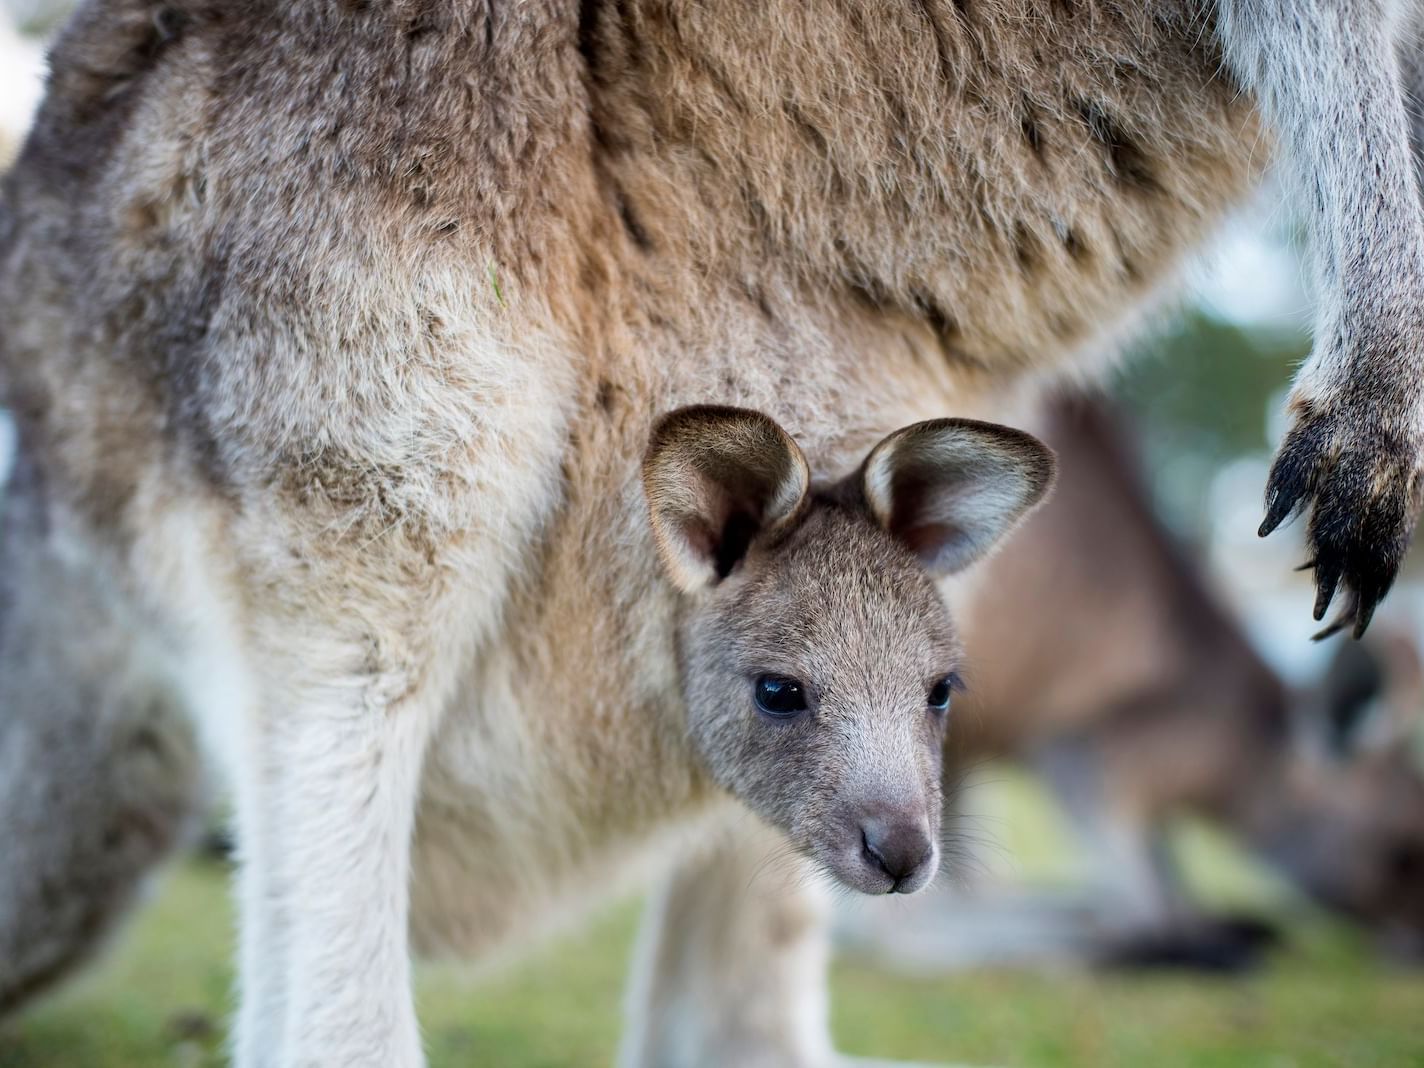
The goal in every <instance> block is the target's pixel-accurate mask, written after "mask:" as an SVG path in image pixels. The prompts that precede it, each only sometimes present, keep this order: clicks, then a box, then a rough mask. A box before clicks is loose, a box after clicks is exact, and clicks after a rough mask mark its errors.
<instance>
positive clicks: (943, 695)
mask: <svg viewBox="0 0 1424 1068" xmlns="http://www.w3.org/2000/svg"><path fill="white" fill-rule="evenodd" d="M953 690H954V679H953V677H952V676H951V677H946V678H943V679H940V680H939V682H937V683H935V684H934V685H933V686H931V687H930V696H929V706H930V707H931V708H932V709H934V710H935V711H936V712H944V711H947V710H948V708H949V695H950V693H951V692H953Z"/></svg>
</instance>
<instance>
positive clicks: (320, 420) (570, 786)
mask: <svg viewBox="0 0 1424 1068" xmlns="http://www.w3.org/2000/svg"><path fill="white" fill-rule="evenodd" d="M1157 6H1158V7H1160V8H1161V9H1162V10H1163V12H1164V13H1163V14H1162V15H1161V16H1160V17H1154V15H1153V14H1152V13H1151V12H1149V11H1143V10H1141V9H1140V7H1141V6H1140V5H1123V7H1122V8H1119V6H1118V5H1116V4H1107V3H1092V4H1078V5H1068V4H1052V5H1049V4H1042V5H1040V4H1036V3H1030V2H1028V0H1022V2H989V0H981V2H976V3H971V4H955V3H949V2H945V3H942V4H941V3H933V2H931V3H905V4H904V5H883V6H882V9H878V10H876V11H875V12H874V13H873V14H870V13H861V12H859V11H858V9H857V8H856V7H855V6H854V5H846V4H839V3H830V2H826V3H820V2H814V3H795V4H765V5H751V6H747V5H724V4H711V5H708V4H700V5H698V4H681V3H660V2H653V0H647V2H636V3H629V4H600V3H585V4H582V5H575V4H562V3H544V4H525V5H490V6H489V8H488V10H487V9H486V5H484V4H480V3H474V2H461V3H450V4H444V5H436V4H417V3H409V4H399V5H392V6H390V7H380V6H377V5H363V4H332V5H325V4H315V3H307V2H305V0H302V2H294V3H273V4H258V3H254V4H247V5H242V6H241V8H240V10H233V9H232V8H231V7H229V6H221V5H209V4H206V3H201V2H199V0H193V2H192V3H174V4H161V5H160V4H150V3H146V2H138V0H124V2H112V3H105V4H98V5H93V6H91V7H90V8H89V9H87V10H86V11H85V12H83V13H82V14H81V16H80V18H79V21H78V22H77V23H76V24H75V25H74V26H73V27H72V28H71V30H70V31H69V32H68V34H67V36H66V37H65V38H64V40H63V41H62V42H61V44H60V46H59V48H58V50H57V53H56V59H55V70H56V74H55V77H54V82H53V86H52V89H51V94H50V97H49V100H48V102H47V104H46V106H45V109H44V111H43V113H42V115H41V118H40V121H39V126H38V129H37V131H36V133H35V135H34V137H33V138H32V140H31V142H30V145H29V147H28V149H27V150H26V152H25V154H24V156H23V157H22V159H21V161H20V163H19V164H18V166H17V169H16V171H15V172H14V174H13V175H12V176H11V177H10V178H9V180H8V185H7V195H6V200H5V203H4V212H5V214H4V215H0V255H3V259H0V292H3V299H4V302H5V303H6V304H7V305H8V306H9V307H11V308H12V309H17V310H19V311H20V312H21V313H22V314H18V315H13V316H10V317H7V320H6V322H5V323H4V325H3V328H0V358H3V374H4V385H5V390H6V396H7V401H8V403H9V404H10V405H11V406H12V407H13V408H14V409H15V411H16V413H17V418H18V422H19V425H20V428H21V435H22V447H23V448H24V449H25V450H26V452H27V453H29V454H31V455H32V456H34V457H35V458H36V462H37V463H38V465H39V467H40V469H41V470H42V471H44V472H45V475H46V477H45V478H44V479H43V480H42V481H43V485H44V487H45V492H46V493H48V494H49V498H48V506H49V507H50V509H51V510H52V511H53V514H54V520H53V521H54V522H55V523H56V524H60V525H64V526H67V527H73V528H74V529H76V530H79V531H81V532H83V535H84V536H85V537H86V538H88V539H89V540H90V541H91V542H92V543H93V544H94V545H95V546H96V548H98V549H102V550H103V552H104V553H106V554H108V558H110V559H112V560H113V561H115V563H116V564H117V565H118V569H119V571H120V572H122V573H126V574H131V575H132V576H133V581H132V583H131V587H132V589H133V590H134V592H135V596H139V597H141V598H142V599H143V600H145V602H146V603H147V604H148V606H149V608H150V610H151V613H152V616H153V618H154V620H155V622H156V624H157V625H159V626H168V627H171V629H172V630H173V632H174V643H175V647H179V648H181V647H182V645H183V643H184V641H185V640H187V638H188V631H189V629H190V627H191V628H199V621H200V619H201V620H202V621H203V622H202V625H204V626H205V625H206V616H205V610H204V609H202V608H200V607H199V606H198V605H197V603H196V601H195V600H194V595H193V592H192V591H193V590H194V589H196V588H197V586H198V585H200V583H198V581H197V580H196V579H195V577H194V576H195V575H196V574H199V573H200V574H201V575H202V576H203V578H202V583H201V585H204V586H205V587H206V588H207V589H208V590H209V591H211V590H213V589H216V590H217V596H218V600H219V601H221V600H222V596H221V595H222V593H223V591H224V590H227V589H228V588H229V586H230V585H231V588H241V589H243V590H247V591H251V590H253V589H261V590H264V591H266V592H265V593H264V596H268V597H270V598H271V599H273V601H274V602H276V603H279V604H282V603H286V602H287V601H290V603H291V605H292V611H293V613H296V612H297V611H298V610H300V611H302V612H308V611H310V610H311V606H310V604H309V603H306V602H304V601H303V596H304V594H303V591H304V589H306V587H305V586H304V584H303V583H304V578H303V576H304V575H306V574H308V573H314V572H315V571H317V570H323V573H325V574H332V573H344V571H346V570H349V571H350V573H351V574H353V575H355V574H357V573H358V571H359V567H358V565H364V564H366V563H368V562H369V561H370V560H371V559H372V558H373V555H374V556H375V557H377V558H380V559H382V560H385V561H386V566H385V570H384V574H385V575H387V576H390V577H389V578H387V579H384V580H383V581H389V582H391V583H392V584H398V583H399V582H401V581H402V579H401V576H403V575H409V574H414V573H417V572H419V573H422V574H424V573H427V571H428V570H429V569H435V571H436V572H437V573H438V574H440V575H441V576H448V578H447V579H444V581H448V582H449V583H451V584H456V583H458V584H463V586H464V587H465V588H468V590H469V596H468V597H467V598H464V600H463V602H462V603H465V604H466V605H467V607H466V608H465V609H464V610H463V611H462V613H459V614H456V615H453V616H451V617H450V619H449V621H448V626H447V627H446V628H445V630H446V632H448V634H449V635H450V637H449V639H448V642H449V654H450V655H449V657H448V659H449V661H450V663H451V664H452V665H454V666H453V667H452V668H451V669H450V670H451V672H452V678H451V682H450V686H449V689H450V691H451V692H452V693H453V694H454V696H453V698H452V701H451V707H450V712H449V715H448V716H447V718H446V720H445V722H444V725H443V727H442V728H441V733H440V735H439V736H438V737H437V739H436V744H435V746H434V749H433V753H432V756H431V757H430V760H429V762H428V764H427V784H428V785H427V789H426V804H425V806H424V809H423V811H422V815H421V822H420V826H419V833H418V839H419V841H420V843H421V845H420V847H418V850H417V858H418V859H417V865H418V867H419V868H420V869H421V870H422V871H423V872H425V873H426V876H427V877H426V878H423V879H422V878H418V879H417V890H416V894H417V902H416V906H417V908H416V911H417V920H416V926H417V929H418V930H421V929H422V928H423V925H425V924H429V927H428V929H425V931H424V933H425V934H426V935H427V941H430V942H447V943H448V942H456V943H462V942H465V941H470V942H471V943H473V942H474V941H475V940H476V938H489V937H491V936H492V934H497V933H498V932H497V930H495V929H496V928H497V927H498V925H499V921H500V919H501V918H503V919H505V920H507V921H508V922H513V920H514V918H515V917H514V916H513V913H514V911H515V910H514V909H513V908H512V907H509V906H506V907H507V910H508V911H507V913H499V912H498V911H497V910H496V912H495V914H494V915H491V914H490V912H489V911H488V910H486V911H485V912H484V913H482V914H481V915H480V916H479V917H478V919H477V920H476V919H473V918H472V919H471V920H470V922H469V923H468V924H466V923H465V921H464V919H463V918H462V917H461V916H460V914H459V910H460V908H461V905H460V901H461V897H460V884H459V874H460V870H461V868H462V866H463V865H465V864H466V863H468V864H469V865H470V866H471V867H473V866H475V865H487V864H488V862H489V858H490V856H491V855H492V854H493V855H495V856H497V858H498V860H497V861H496V863H497V864H499V865H501V866H502V867H503V868H504V869H505V870H507V871H508V872H510V873H512V874H510V875H509V876H508V880H509V881H508V885H507V887H506V889H507V890H508V892H509V894H510V895H522V898H521V900H534V901H536V902H537V901H538V900H540V899H541V896H543V895H544V894H545V889H544V888H546V887H547V886H549V885H551V884H555V883H559V884H566V885H568V884H572V886H573V889H574V891H575V892H577V890H578V885H577V882H578V880H580V879H581V878H583V877H586V876H587V875H588V873H589V872H591V871H592V870H593V868H592V865H593V864H594V863H595V858H598V863H601V864H607V863H609V862H610V857H611V856H613V854H616V853H618V849H614V848H613V847H615V846H616V847H619V848H625V847H626V849H627V850H628V851H630V852H631V851H633V850H634V849H635V847H638V846H645V845H646V844H647V843H648V841H649V840H650V839H649V835H650V834H651V832H652V831H653V830H654V829H655V828H656V827H658V826H659V825H662V824H665V823H666V822H667V820H668V817H670V816H672V815H675V814H681V813H689V812H694V811H701V810H703V809H705V808H708V807H710V806H715V804H716V803H717V801H716V796H715V794H714V792H713V791H712V790H711V788H710V787H709V785H708V784H707V782H706V781H705V780H704V777H703V776H702V775H701V774H700V773H699V772H698V771H697V770H696V768H695V765H694V764H693V762H692V761H691V758H690V753H689V751H688V748H687V743H686V740H685V737H684V736H683V734H682V732H681V724H680V722H679V718H678V716H679V708H680V694H679V688H678V681H677V679H678V676H677V660H676V650H675V643H674V639H673V627H672V620H673V614H674V606H673V601H672V598H671V596H670V594H669V593H668V591H667V589H666V587H665V585H664V583H663V582H662V580H661V579H659V578H658V576H657V574H656V569H655V566H654V559H653V554H652V551H651V547H650V543H649V538H648V535H647V534H646V531H645V526H646V522H645V519H644V515H643V509H642V504H641V500H640V497H639V492H638V485H637V465H638V460H639V457H640V456H641V453H642V450H643V447H644V443H645V442H646V440H647V432H648V427H649V424H650V422H651V419H652V418H653V416H654V415H655V414H656V413H658V412H660V411H664V410H667V409H669V408H672V407H675V406H677V405H679V404H684V403H688V402H693V401H717V402H721V403H733V404H739V405H744V406H748V407H754V408H759V409H762V410H764V411H767V412H768V413H770V414H772V415H773V416H774V417H775V418H777V419H778V420H779V421H781V422H782V423H783V424H784V425H785V426H786V427H787V428H788V429H790V430H791V431H792V432H793V433H795V434H796V435H797V437H798V439H799V440H800V441H802V442H803V443H804V444H805V445H806V446H807V447H808V452H810V454H811V455H812V457H813V460H815V461H816V462H817V463H818V464H819V465H821V466H823V467H825V468H826V469H828V470H834V469H836V468H837V466H838V465H840V464H842V463H843V462H846V461H847V459H848V458H849V457H850V456H851V455H853V454H855V453H857V452H858V451H859V450H862V449H864V448H865V447H866V446H867V445H868V444H869V443H871V442H873V441H874V440H875V439H876V437H878V436H879V435H881V434H883V433H884V432H885V431H886V430H888V429H889V428H891V427H894V426H898V425H901V424H904V423H906V422H909V421H912V420H914V419H917V418H922V417H925V416H930V415H939V414H946V413H954V414H975V413H980V412H985V411H990V410H992V409H993V407H994V406H995V405H996V404H998V403H1000V401H1001V399H1002V397H1003V396H1004V395H1005V393H1006V392H1007V391H1008V390H1010V389H1012V388H1013V387H1014V386H1016V385H1017V384H1019V383H1021V382H1022V381H1024V380H1025V378H1026V377H1028V376H1029V375H1037V374H1041V373H1044V372H1051V371H1054V370H1065V369H1066V370H1071V369H1074V368H1079V367H1082V366H1083V365H1084V364H1085V363H1092V362H1094V361H1096V359H1097V357H1098V354H1097V353H1096V352H1094V351H1093V350H1094V346H1093V342H1094V341H1095V340H1097V339H1099V338H1100V337H1101V335H1102V334H1103V333H1105V332H1106V330H1108V329H1110V328H1111V327H1112V325H1113V324H1115V323H1120V322H1121V321H1122V320H1123V319H1124V318H1125V317H1126V316H1127V314H1128V313H1129V312H1130V311H1131V310H1132V309H1133V308H1134V307H1137V306H1139V305H1140V304H1141V303H1142V302H1143V301H1144V300H1145V299H1146V298H1147V297H1148V296H1149V295H1150V293H1151V292H1152V291H1153V289H1154V287H1156V286H1158V285H1159V284H1160V283H1161V282H1163V281H1164V280H1165V279H1166V278H1167V277H1168V276H1169V275H1170V273H1171V271H1172V269H1173V267H1174V266H1175V264H1176V262H1177V261H1178V260H1179V259H1180V257H1181V255H1182V254H1183V253H1184V252H1185V251H1186V250H1188V249H1189V248H1190V247H1191V246H1192V245H1194V244H1195V243H1196V242H1197V241H1199V240H1200V239H1201V238H1202V237H1203V236H1204V235H1205V234H1206V233H1207V232H1208V231H1209V230H1210V228H1211V226H1212V225H1213V224H1214V223H1215V222H1216V221H1217V220H1218V219H1219V218H1220V217H1221V216H1222V214H1223V213H1224V212H1225V211H1226V210H1227V209H1228V208H1229V207H1230V206H1231V205H1232V204H1234V203H1235V202H1236V201H1237V200H1238V199H1239V198H1240V196H1241V195H1242V194H1243V192H1244V191H1245V189H1246V188H1247V187H1248V185H1249V184H1250V182H1251V180H1252V179H1253V177H1254V176H1255V174H1256V171H1257V169H1258V167H1259V166H1260V165H1261V164H1263V163H1264V161H1265V160H1264V156H1265V151H1264V149H1263V148H1262V147H1261V142H1260V136H1259V131H1258V130H1257V127H1256V125H1255V119H1254V115H1253V113H1252V111H1251V110H1250V107H1249V104H1248V103H1246V102H1245V101H1243V100H1242V99H1241V98H1240V96H1239V94H1238V91H1237V89H1236V88H1235V87H1234V86H1233V85H1232V84H1231V83H1230V82H1229V80H1227V79H1225V78H1223V76H1222V75H1221V72H1220V62H1219V57H1218V56H1217V55H1216V54H1215V53H1214V52H1213V51H1212V49H1211V46H1210V44H1209V42H1210V40H1211V37H1210V34H1208V33H1205V32H1203V28H1202V26H1201V25H1200V23H1199V20H1197V19H1194V18H1191V17H1189V16H1188V15H1187V14H1186V13H1177V12H1175V11H1170V10H1168V8H1169V7H1171V6H1172V5H1157ZM1025 27H1030V29H1028V30H1026V29H1025ZM179 516H181V521H182V525H183V526H184V529H185V530H188V531H197V532H198V533H197V534H184V535H183V536H182V538H178V537H177V535H175V534H174V533H173V528H174V525H175V524H177V523H178V522H179V520H178V519H176V518H175V517H179ZM278 531H280V536H279V535H278V534H277V533H276V532H278ZM175 539H176V540H175ZM179 541H181V542H182V544H181V545H179V544H178V542H179ZM293 546H296V547H297V551H295V552H293V551H292V547H293ZM233 571H236V572H240V573H241V574H243V575H244V576H245V580H244V581H243V582H242V583H232V584H229V583H228V582H227V580H226V578H225V576H228V575H230V574H231V573H232V572H233ZM360 573H362V574H364V573H365V572H360ZM313 581H315V580H313ZM351 581H353V582H355V581H357V579H355V578H353V579H352V580H351ZM313 588H315V587H313ZM322 588H323V589H329V588H330V585H329V584H328V585H327V586H324V587H322ZM140 591H141V592H140ZM368 593H369V591H366V590H363V598H364V602H363V603H374V602H375V601H379V596H377V597H375V598H372V597H370V596H366V595H367V594H368ZM247 596H250V593H249V594H248V595H247ZM223 603H224V604H225V607H226V615H225V620H226V621H225V623H224V626H223V628H219V629H222V630H223V633H224V634H226V635H229V636H233V635H235V636H237V638H238V641H239V644H240V645H241V646H242V648H243V656H244V657H245V658H246V660H247V661H248V663H250V664H252V665H256V666H258V667H260V664H261V662H262V659H263V658H264V657H267V656H280V655H281V654H282V650H281V648H280V643H278V642H277V641H276V640H275V639H273V638H270V637H269V636H268V635H266V634H265V633H258V632H256V631H254V630H252V629H251V628H248V627H246V625H245V623H244V620H245V619H246V618H247V617H248V614H249V612H248V609H249V608H250V605H246V604H244V603H242V602H241V601H238V600H233V601H231V602H223ZM392 603H395V601H394V599H393V600H392ZM329 611H330V614H331V615H332V617H333V618H339V619H341V620H342V626H345V627H349V628H353V629H354V628H359V627H361V626H362V621H361V620H360V619H354V620H353V619H346V618H344V617H343V616H342V610H341V605H340V604H337V603H333V604H332V605H330V606H329ZM442 618H443V617H442ZM214 641H216V639H214ZM381 653H382V657H383V658H393V659H396V660H399V650H397V651H396V652H395V653H394V654H391V653H390V651H389V650H384V649H383V650H381ZM399 684H400V680H398V679H393V680H391V685H399ZM630 769H635V770H630ZM612 863H617V861H616V859H614V860H613V861H612ZM421 895H425V896H424V897H422V896H421ZM548 896H553V893H552V891H549V892H548ZM480 904H483V903H480ZM467 907H468V908H469V909H470V911H471V913H473V911H474V908H475V906H474V904H471V905H468V906H467ZM422 914H423V915H424V917H425V918H424V919H422V918H421V917H422ZM435 916H440V917H442V919H441V920H440V921H438V922H437V921H436V920H434V919H432V917H435ZM477 927H478V929H477Z"/></svg>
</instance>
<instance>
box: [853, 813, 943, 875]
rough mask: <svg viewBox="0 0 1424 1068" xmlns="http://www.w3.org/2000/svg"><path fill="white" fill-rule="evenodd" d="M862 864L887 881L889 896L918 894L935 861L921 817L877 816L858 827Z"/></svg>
mask: <svg viewBox="0 0 1424 1068" xmlns="http://www.w3.org/2000/svg"><path fill="white" fill-rule="evenodd" d="M860 837H861V842H862V844H863V848H864V853H865V861H866V863H867V864H869V865H870V866H871V867H872V868H875V869H876V870H878V871H881V872H884V873H885V874H886V875H888V876H889V877H890V881H891V885H890V890H889V892H890V893H892V894H898V893H909V892H911V891H913V890H918V889H919V888H920V887H921V886H923V885H924V883H925V882H926V881H927V880H926V879H923V878H921V876H924V875H926V874H927V871H926V869H928V868H929V866H930V863H931V861H932V859H933V857H934V843H933V842H932V841H930V834H929V827H928V825H927V821H926V820H925V818H924V817H923V816H916V815H911V814H909V813H902V814H896V815H894V816H883V817H881V816H877V817H872V818H870V819H867V820H865V821H864V822H863V823H861V825H860Z"/></svg>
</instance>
